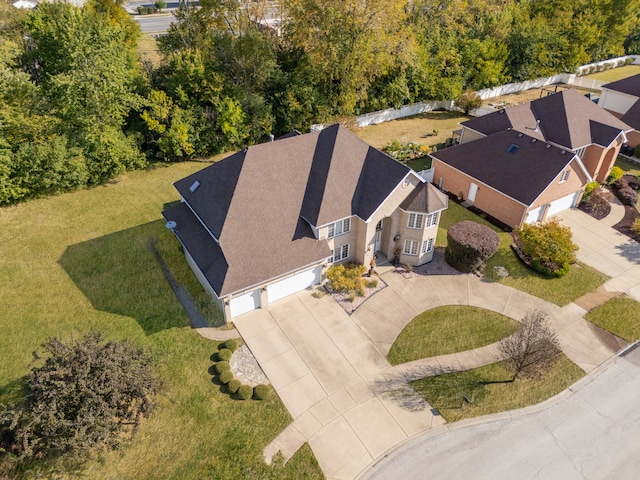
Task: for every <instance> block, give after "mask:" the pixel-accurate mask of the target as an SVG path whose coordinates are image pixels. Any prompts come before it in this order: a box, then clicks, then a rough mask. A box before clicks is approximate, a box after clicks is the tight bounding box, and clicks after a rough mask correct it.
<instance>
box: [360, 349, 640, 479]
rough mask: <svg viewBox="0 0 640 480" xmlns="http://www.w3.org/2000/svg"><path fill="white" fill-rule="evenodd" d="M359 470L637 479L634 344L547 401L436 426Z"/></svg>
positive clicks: (429, 475) (638, 353) (638, 394)
mask: <svg viewBox="0 0 640 480" xmlns="http://www.w3.org/2000/svg"><path fill="white" fill-rule="evenodd" d="M361 478H367V479H370V480H391V479H394V480H396V479H402V480H418V479H419V480H424V479H429V480H437V479H474V480H498V479H500V480H509V479H518V480H528V479H531V480H533V479H539V480H573V479H576V480H577V479H580V480H585V479H589V480H604V479H607V480H608V479H615V480H636V479H638V478H640V347H638V348H635V349H634V350H632V351H628V352H627V354H626V355H625V356H623V357H619V358H617V359H615V360H614V361H612V362H610V363H608V364H607V365H606V366H605V368H604V369H603V370H602V371H599V373H598V374H597V376H595V377H591V378H590V379H589V380H588V381H587V382H584V381H583V382H579V384H578V388H577V390H576V391H575V393H572V394H565V395H564V398H563V399H562V400H559V401H554V402H553V403H552V405H551V406H550V407H548V408H545V409H542V410H540V409H538V410H537V411H534V412H533V413H529V414H526V415H519V416H511V417H508V418H502V419H498V420H493V421H489V422H485V421H480V422H478V423H476V424H473V425H468V426H464V427H461V428H456V427H455V424H454V428H453V429H450V430H447V429H445V430H444V431H443V433H441V434H438V433H436V432H434V431H431V432H427V433H426V434H424V435H422V436H421V437H418V438H416V439H413V440H412V441H410V442H409V443H407V444H406V445H405V446H404V447H401V448H400V449H399V450H397V451H395V452H393V453H392V454H390V455H389V456H388V457H387V458H386V459H384V460H382V461H380V462H379V463H378V464H377V465H376V466H375V467H374V468H373V469H372V470H370V471H369V472H368V473H367V474H365V475H364V476H362V477H361Z"/></svg>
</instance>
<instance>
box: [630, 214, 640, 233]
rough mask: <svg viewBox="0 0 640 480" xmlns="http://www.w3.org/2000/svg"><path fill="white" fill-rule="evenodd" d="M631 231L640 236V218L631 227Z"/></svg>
mask: <svg viewBox="0 0 640 480" xmlns="http://www.w3.org/2000/svg"><path fill="white" fill-rule="evenodd" d="M631 230H633V231H634V232H635V233H637V234H638V235H640V218H636V219H635V220H634V221H633V224H632V225H631Z"/></svg>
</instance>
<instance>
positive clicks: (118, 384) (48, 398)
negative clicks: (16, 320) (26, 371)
mask: <svg viewBox="0 0 640 480" xmlns="http://www.w3.org/2000/svg"><path fill="white" fill-rule="evenodd" d="M42 348H43V349H44V350H45V352H46V354H47V357H46V359H45V360H44V364H43V365H41V366H39V367H35V368H34V369H33V370H32V371H31V374H30V375H29V382H28V394H27V397H26V401H25V403H24V405H21V406H16V407H13V408H8V409H5V410H4V411H3V412H2V415H1V417H0V420H1V424H2V428H3V432H2V433H3V438H4V439H5V441H6V443H5V444H4V445H2V447H3V448H4V449H5V450H7V451H11V452H14V453H16V454H17V455H19V456H20V457H23V458H40V457H50V456H78V455H82V454H85V453H87V452H89V451H90V450H92V449H95V448H101V447H107V448H114V447H116V446H118V445H119V444H120V442H121V441H122V440H123V439H124V438H126V437H125V436H124V435H125V434H126V433H129V434H133V433H134V432H135V429H136V428H137V427H138V426H139V424H140V421H141V419H142V417H146V416H148V415H149V413H150V412H151V409H152V407H153V404H154V395H155V393H156V391H157V389H158V381H157V379H156V378H155V376H154V373H153V368H152V365H151V363H150V360H149V359H148V358H147V357H146V355H145V354H144V353H143V352H142V351H141V350H140V349H139V348H137V347H135V346H133V345H132V344H131V343H130V342H128V341H118V340H113V341H109V342H106V343H105V342H104V340H103V338H102V336H101V335H100V334H97V333H90V334H87V335H85V336H84V337H82V338H80V339H79V340H78V341H76V342H70V343H64V342H62V341H60V340H59V339H52V340H49V341H48V342H46V343H45V344H44V345H43V346H42ZM34 356H35V358H36V360H39V359H40V357H39V354H37V353H35V352H34Z"/></svg>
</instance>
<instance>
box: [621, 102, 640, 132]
mask: <svg viewBox="0 0 640 480" xmlns="http://www.w3.org/2000/svg"><path fill="white" fill-rule="evenodd" d="M620 120H622V121H623V122H624V123H626V124H627V125H629V126H630V127H633V128H634V129H636V130H638V131H640V99H639V100H637V101H636V103H634V104H633V105H631V108H630V109H629V110H627V113H625V114H624V115H623V116H622V118H621V119H620Z"/></svg>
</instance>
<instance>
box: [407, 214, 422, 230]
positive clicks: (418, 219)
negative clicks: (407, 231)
mask: <svg viewBox="0 0 640 480" xmlns="http://www.w3.org/2000/svg"><path fill="white" fill-rule="evenodd" d="M423 225H424V215H421V214H419V213H410V214H409V218H407V228H413V229H415V230H420V229H421V228H422V226H423Z"/></svg>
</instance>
